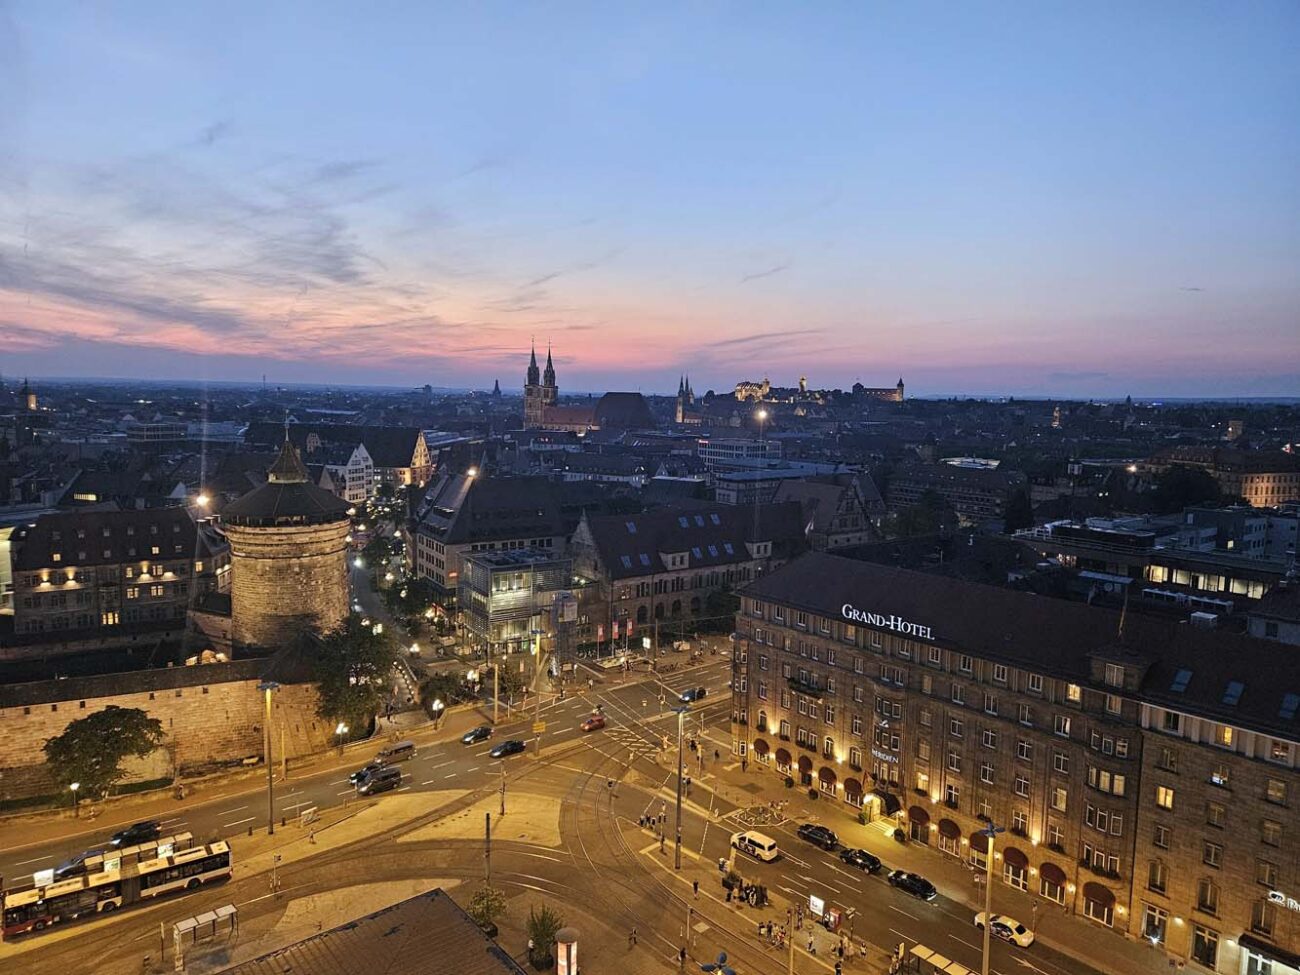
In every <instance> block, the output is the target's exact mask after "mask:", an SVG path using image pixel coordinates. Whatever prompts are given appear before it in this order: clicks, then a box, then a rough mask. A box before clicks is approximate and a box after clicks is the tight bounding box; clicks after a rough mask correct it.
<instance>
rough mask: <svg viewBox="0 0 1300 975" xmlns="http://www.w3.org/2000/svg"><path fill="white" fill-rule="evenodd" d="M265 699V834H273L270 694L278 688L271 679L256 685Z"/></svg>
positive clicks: (263, 724) (273, 771) (273, 804)
mask: <svg viewBox="0 0 1300 975" xmlns="http://www.w3.org/2000/svg"><path fill="white" fill-rule="evenodd" d="M257 689H258V690H259V691H261V692H262V694H263V697H264V699H265V701H266V713H265V715H263V717H262V739H263V750H264V751H265V755H263V761H264V762H265V763H266V835H267V836H273V835H275V766H274V765H273V764H272V762H271V694H272V692H274V691H278V690H279V689H280V685H279V684H277V683H276V682H275V681H273V680H264V681H262V682H261V683H260V684H258V685H257Z"/></svg>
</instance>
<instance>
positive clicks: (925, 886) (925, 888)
mask: <svg viewBox="0 0 1300 975" xmlns="http://www.w3.org/2000/svg"><path fill="white" fill-rule="evenodd" d="M889 882H890V884H891V885H893V886H894V887H897V888H898V889H899V890H905V891H907V892H908V893H909V894H911V895H912V896H913V897H919V898H921V900H923V901H932V900H934V899H935V898H936V897H938V896H939V892H938V891H937V890H935V889H934V884H932V883H930V881H928V880H926V879H925V878H924V877H922V876H920V875H919V874H915V873H908V872H907V871H906V870H894V871H892V872H891V873H890V874H889Z"/></svg>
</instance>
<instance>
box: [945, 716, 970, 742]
mask: <svg viewBox="0 0 1300 975" xmlns="http://www.w3.org/2000/svg"><path fill="white" fill-rule="evenodd" d="M965 732H966V723H965V722H964V721H962V719H961V718H949V719H948V734H950V735H952V737H954V738H961V737H962V736H963V735H964V734H965Z"/></svg>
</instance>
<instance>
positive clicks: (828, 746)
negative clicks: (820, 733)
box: [822, 735, 835, 758]
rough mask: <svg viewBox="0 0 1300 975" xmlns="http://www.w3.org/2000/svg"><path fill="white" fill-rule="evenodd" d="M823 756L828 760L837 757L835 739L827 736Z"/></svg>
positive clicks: (823, 744) (823, 743) (823, 746)
mask: <svg viewBox="0 0 1300 975" xmlns="http://www.w3.org/2000/svg"><path fill="white" fill-rule="evenodd" d="M822 754H823V755H825V756H826V757H827V758H834V757H835V739H834V738H832V737H831V736H830V735H827V736H826V740H825V741H823V742H822Z"/></svg>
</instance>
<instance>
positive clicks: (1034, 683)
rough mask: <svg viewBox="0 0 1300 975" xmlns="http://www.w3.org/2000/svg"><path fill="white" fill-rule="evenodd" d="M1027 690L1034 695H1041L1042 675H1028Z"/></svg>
mask: <svg viewBox="0 0 1300 975" xmlns="http://www.w3.org/2000/svg"><path fill="white" fill-rule="evenodd" d="M1029 690H1030V691H1032V692H1033V693H1035V694H1041V693H1043V675H1042V674H1030V675H1029Z"/></svg>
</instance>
